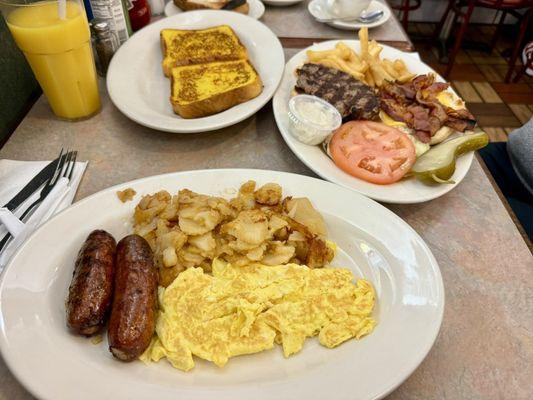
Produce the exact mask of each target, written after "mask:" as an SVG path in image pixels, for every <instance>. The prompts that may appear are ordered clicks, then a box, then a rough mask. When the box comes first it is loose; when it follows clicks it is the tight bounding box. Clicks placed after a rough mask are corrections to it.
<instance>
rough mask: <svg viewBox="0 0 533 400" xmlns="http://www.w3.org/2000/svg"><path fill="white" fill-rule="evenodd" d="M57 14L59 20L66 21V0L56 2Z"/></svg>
mask: <svg viewBox="0 0 533 400" xmlns="http://www.w3.org/2000/svg"><path fill="white" fill-rule="evenodd" d="M57 13H58V14H59V19H61V20H65V19H67V0H58V2H57Z"/></svg>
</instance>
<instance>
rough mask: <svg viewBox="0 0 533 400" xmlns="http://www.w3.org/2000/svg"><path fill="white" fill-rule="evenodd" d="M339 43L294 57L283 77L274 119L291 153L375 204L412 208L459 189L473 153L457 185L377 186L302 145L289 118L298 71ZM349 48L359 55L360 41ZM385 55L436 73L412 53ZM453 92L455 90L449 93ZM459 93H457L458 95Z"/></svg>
mask: <svg viewBox="0 0 533 400" xmlns="http://www.w3.org/2000/svg"><path fill="white" fill-rule="evenodd" d="M337 42H339V40H330V41H327V42H321V43H318V44H314V45H313V46H310V47H308V48H306V49H304V50H302V51H300V52H299V53H297V54H295V55H294V57H292V58H291V59H290V60H289V62H288V63H287V65H286V66H285V72H284V74H283V79H282V81H281V84H280V85H279V88H278V90H277V91H276V94H275V95H274V99H273V100H272V104H273V109H274V116H275V118H276V123H277V125H278V128H279V130H280V132H281V135H282V136H283V139H285V142H286V143H287V144H288V145H289V147H290V149H291V150H292V152H293V153H294V154H296V156H297V157H298V158H299V159H300V160H301V161H302V162H303V163H304V164H305V165H307V166H308V167H309V168H311V169H312V170H313V171H314V172H315V173H317V174H318V175H320V176H321V177H322V178H324V179H327V180H328V181H330V182H333V183H337V184H339V185H342V186H345V187H347V188H350V189H353V190H356V191H358V192H359V193H362V194H364V195H365V196H368V197H370V198H372V199H374V200H378V201H383V202H386V203H399V204H411V203H422V202H424V201H428V200H433V199H436V198H437V197H440V196H442V195H444V194H446V193H448V192H449V191H450V190H452V189H453V188H454V187H455V186H457V185H458V184H459V183H460V182H461V181H462V180H463V178H464V177H465V175H466V174H467V172H468V169H469V168H470V165H471V164H472V160H473V158H474V153H473V152H470V153H467V154H464V155H462V156H461V157H459V158H458V159H457V164H456V169H455V173H454V174H453V176H452V178H451V179H452V180H453V181H454V182H455V183H453V184H451V183H450V184H435V185H428V184H425V183H422V182H420V181H419V180H417V179H415V178H408V179H403V180H401V181H399V182H396V183H393V184H391V185H376V184H374V183H370V182H366V181H363V180H361V179H358V178H355V177H353V176H351V175H349V174H347V173H346V172H344V171H342V170H341V169H340V168H338V167H337V166H336V165H335V163H334V162H333V161H332V160H331V159H330V158H329V157H328V156H327V155H326V153H325V152H324V151H323V150H322V147H321V146H309V145H306V144H303V143H301V142H299V141H298V140H297V139H296V138H295V137H294V136H293V135H292V134H291V133H290V130H289V118H288V115H287V112H288V109H289V106H288V103H289V99H290V97H291V92H292V91H293V89H294V85H295V84H296V75H295V73H294V71H295V70H296V68H298V67H299V66H301V65H303V64H304V63H305V62H306V60H307V56H306V51H307V50H309V49H313V50H327V49H332V48H334V47H335V44H336V43H337ZM342 42H344V43H346V44H347V45H348V46H350V47H352V48H355V50H356V51H357V52H358V53H359V52H360V47H359V41H358V40H342ZM380 46H382V47H383V51H382V52H381V57H382V58H388V59H402V60H403V61H404V62H405V64H406V66H407V68H408V69H409V71H411V72H413V73H415V74H417V75H419V74H428V73H430V72H433V73H435V74H436V72H435V71H434V70H433V69H431V68H430V67H429V66H427V65H426V64H424V63H423V62H422V61H420V60H418V59H416V58H415V57H412V56H410V55H409V54H408V53H404V52H402V51H400V50H396V49H394V48H392V47H389V46H386V45H382V44H380ZM437 76H438V78H437V79H438V80H439V81H444V79H443V78H442V77H441V76H439V75H438V74H437ZM448 90H452V91H453V89H451V88H450V89H448ZM454 93H455V92H454Z"/></svg>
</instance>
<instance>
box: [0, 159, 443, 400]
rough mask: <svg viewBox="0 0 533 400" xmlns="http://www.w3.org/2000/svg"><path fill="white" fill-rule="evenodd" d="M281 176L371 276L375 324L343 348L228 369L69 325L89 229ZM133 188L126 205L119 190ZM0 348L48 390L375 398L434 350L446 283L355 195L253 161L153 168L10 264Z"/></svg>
mask: <svg viewBox="0 0 533 400" xmlns="http://www.w3.org/2000/svg"><path fill="white" fill-rule="evenodd" d="M249 179H253V180H256V181H257V183H258V184H264V183H267V182H277V183H279V184H280V185H281V186H282V187H283V189H284V195H292V196H307V197H308V198H309V199H311V201H312V202H313V204H314V205H315V207H317V209H318V210H319V211H320V212H321V213H322V215H323V216H324V218H325V221H326V224H327V227H328V230H329V235H328V237H329V238H331V239H332V240H333V241H335V242H336V243H337V245H338V246H339V250H338V253H337V256H336V257H335V259H334V260H333V262H332V265H333V266H343V267H347V268H350V269H352V270H353V271H354V274H355V276H356V277H365V278H366V279H368V280H370V281H371V282H372V284H373V285H374V287H375V288H376V293H377V304H376V308H375V311H374V317H375V318H376V320H377V322H378V324H377V326H376V328H375V330H374V332H372V334H370V335H368V336H366V337H364V338H362V339H361V340H350V341H348V342H346V343H344V344H342V345H340V346H339V347H337V348H335V349H326V348H325V347H322V346H321V345H320V344H319V343H318V340H317V339H316V338H311V339H308V340H307V341H306V343H305V345H304V348H303V349H302V351H301V352H299V353H298V354H296V355H294V356H292V357H290V358H288V359H285V358H284V357H283V353H282V351H281V348H280V347H279V346H275V348H274V349H272V350H269V351H265V352H262V353H258V354H251V355H247V356H240V357H235V358H232V359H231V360H230V361H229V362H228V364H227V365H226V366H225V367H224V368H222V369H220V368H218V367H216V366H215V365H214V364H212V363H209V362H207V361H203V360H200V359H196V361H197V363H196V366H195V368H194V369H193V370H191V371H189V372H182V371H179V370H176V369H173V368H172V367H171V366H170V364H169V363H168V362H167V361H166V360H161V361H160V362H159V363H153V364H150V365H148V366H147V365H145V364H143V363H142V362H140V361H134V362H131V363H123V362H120V361H117V360H115V359H113V357H112V356H111V354H110V353H109V351H108V350H107V346H108V345H107V341H106V340H105V337H104V341H103V342H102V343H101V344H98V345H95V344H92V343H91V341H90V340H89V339H87V338H83V337H78V336H75V335H72V334H70V333H69V332H68V330H67V328H66V326H65V306H64V300H65V296H66V294H67V291H68V287H69V283H70V279H71V277H72V271H73V263H74V260H75V258H76V254H77V252H78V250H79V248H80V246H81V244H82V243H83V241H84V240H85V238H86V237H87V235H88V234H89V232H91V231H92V230H93V229H97V228H99V229H105V230H107V231H109V232H110V233H112V234H113V235H114V236H115V238H117V240H118V239H120V238H122V237H123V236H124V235H126V234H129V233H131V223H130V221H131V218H132V213H133V209H134V207H135V205H136V203H137V202H138V201H139V199H140V198H141V196H143V195H145V194H148V193H154V192H156V191H159V190H161V189H166V190H168V191H169V192H170V193H173V194H174V193H177V192H178V190H179V189H182V188H189V189H191V190H194V191H197V192H200V193H206V194H211V195H218V196H224V197H227V196H234V195H235V193H236V191H237V189H238V188H239V186H240V185H241V184H242V183H243V182H245V181H247V180H249ZM125 188H133V189H134V190H135V191H136V192H137V195H136V196H135V198H134V200H133V201H130V202H127V203H121V202H120V201H119V200H118V198H117V195H116V191H117V190H122V189H125ZM0 307H1V320H0V323H1V326H2V330H1V334H0V349H1V352H2V356H3V357H4V360H5V361H6V363H7V365H8V366H9V368H10V369H11V371H12V372H13V373H14V374H15V376H16V377H17V378H18V379H19V380H20V381H21V382H22V384H23V385H24V386H25V387H26V388H27V389H28V390H29V391H30V392H32V393H33V394H34V395H35V396H36V397H38V398H40V399H43V400H62V399H68V400H72V399H76V400H89V399H90V400H94V399H101V400H107V399H113V400H125V399H136V400H153V399H157V400H171V399H172V400H176V399H195V400H206V399H210V400H215V399H216V400H252V399H253V400H265V399H272V400H280V399H306V400H319V399H320V400H324V399H330V398H332V397H331V396H333V397H334V398H335V399H357V400H365V399H376V398H379V397H382V396H384V395H386V394H387V393H389V392H390V391H392V390H393V389H394V388H396V387H397V386H398V385H399V384H400V383H401V382H403V381H404V380H405V379H406V378H407V377H408V376H409V375H410V374H411V373H412V372H413V371H414V370H415V368H416V367H417V366H418V365H419V364H420V363H421V361H422V360H423V359H424V357H425V356H426V354H427V353H428V352H429V350H430V348H431V346H432V344H433V342H434V340H435V338H436V336H437V333H438V331H439V327H440V324H441V320H442V314H443V308H444V290H443V284H442V278H441V274H440V271H439V267H438V265H437V262H436V261H435V258H434V257H433V255H432V254H431V252H430V250H429V249H428V247H427V246H426V244H425V243H424V241H423V240H422V239H421V238H420V236H418V234H417V233H416V232H415V231H414V230H413V229H412V228H411V227H409V225H408V224H406V223H405V222H404V221H402V220H401V219H400V218H399V217H397V216H396V215H394V214H393V213H392V212H391V211H389V210H387V209H386V208H385V207H383V206H381V205H379V204H378V203H376V202H374V201H372V200H370V199H368V198H366V197H364V196H361V195H359V194H358V193H356V192H354V191H351V190H348V189H345V188H342V187H340V186H338V185H333V184H331V183H329V182H325V181H323V180H319V179H315V178H310V177H305V176H301V175H295V174H289V173H283V172H275V171H263V170H246V169H227V170H204V171H190V172H181V173H173V174H168V175H161V176H153V177H149V178H144V179H140V180H137V181H133V182H129V183H125V184H122V185H118V186H115V187H112V188H109V189H106V190H104V191H102V192H99V193H96V194H94V195H92V196H89V197H87V198H85V199H83V200H81V201H79V202H77V203H75V204H74V205H73V206H71V207H70V208H68V209H67V210H65V211H63V212H62V213H60V214H59V215H57V216H56V217H54V218H53V219H51V220H50V221H49V222H47V223H46V224H44V225H43V226H42V227H41V228H40V229H39V230H38V231H37V232H35V233H34V234H33V235H32V236H31V237H30V238H29V239H28V241H27V242H26V243H25V244H24V245H23V246H22V247H21V248H20V249H19V250H18V252H17V253H16V254H15V256H14V257H13V259H12V260H11V262H10V263H9V265H8V266H7V267H6V269H5V271H4V274H3V278H2V281H1V283H0Z"/></svg>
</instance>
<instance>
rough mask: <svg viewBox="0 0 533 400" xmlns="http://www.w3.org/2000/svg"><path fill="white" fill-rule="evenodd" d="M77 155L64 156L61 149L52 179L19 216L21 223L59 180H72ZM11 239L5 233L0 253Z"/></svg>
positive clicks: (0, 244)
mask: <svg viewBox="0 0 533 400" xmlns="http://www.w3.org/2000/svg"><path fill="white" fill-rule="evenodd" d="M77 155H78V152H77V151H69V150H67V152H66V153H65V154H63V149H61V152H60V153H59V161H58V163H57V166H56V169H55V171H54V174H53V175H52V177H51V178H50V179H49V180H48V181H47V182H46V184H45V186H44V187H43V189H42V190H41V193H40V194H39V198H38V199H37V200H35V201H34V202H33V203H32V204H30V205H29V207H28V208H27V209H26V210H25V211H24V213H23V214H22V215H21V216H20V220H21V221H23V220H24V218H26V217H27V216H28V214H29V213H30V212H31V211H32V210H33V209H34V208H35V207H36V206H37V205H39V204H41V203H42V202H43V200H44V199H45V198H46V196H48V195H49V194H50V192H51V191H52V189H53V188H54V186H55V185H56V184H57V182H58V181H59V179H60V178H66V179H68V180H69V184H70V181H71V179H72V173H73V171H74V166H75V165H76V157H77ZM10 237H11V234H10V233H7V234H6V235H5V236H4V237H3V238H2V240H1V241H0V252H1V251H2V249H3V248H4V246H5V245H6V243H7V242H8V240H9V238H10Z"/></svg>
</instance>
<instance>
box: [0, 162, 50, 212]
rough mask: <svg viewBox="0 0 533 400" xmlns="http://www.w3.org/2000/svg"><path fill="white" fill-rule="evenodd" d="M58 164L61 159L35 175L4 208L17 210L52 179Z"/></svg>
mask: <svg viewBox="0 0 533 400" xmlns="http://www.w3.org/2000/svg"><path fill="white" fill-rule="evenodd" d="M58 162H59V158H56V159H55V160H54V161H52V162H50V163H49V164H48V165H47V166H46V167H44V168H43V169H42V170H41V171H40V172H39V173H38V174H37V175H35V177H34V178H33V179H32V180H31V181H29V182H28V184H27V185H26V186H24V187H23V188H22V190H21V191H20V192H18V193H17V194H16V195H15V197H13V198H12V199H11V200H9V201H8V202H7V203H6V204H5V205H4V207H5V208H7V209H8V210H9V211H14V210H16V209H17V208H18V207H19V206H20V205H21V204H22V203H23V202H24V201H25V200H26V199H27V198H28V197H30V196H31V195H32V194H33V193H35V192H36V191H37V190H38V189H39V188H40V187H41V186H42V185H43V184H44V183H45V182H46V181H47V180H48V179H50V178H51V177H52V175H53V174H54V171H55V170H56V166H57V163H58Z"/></svg>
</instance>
